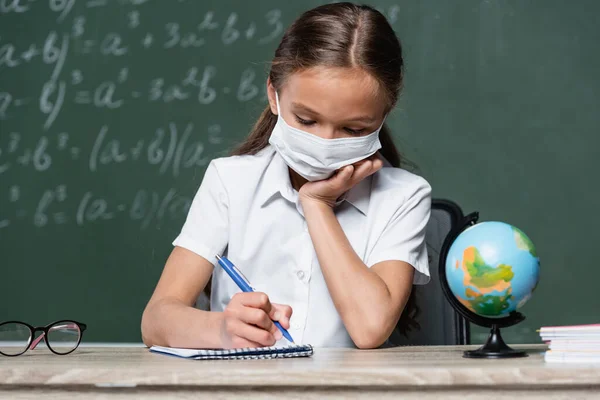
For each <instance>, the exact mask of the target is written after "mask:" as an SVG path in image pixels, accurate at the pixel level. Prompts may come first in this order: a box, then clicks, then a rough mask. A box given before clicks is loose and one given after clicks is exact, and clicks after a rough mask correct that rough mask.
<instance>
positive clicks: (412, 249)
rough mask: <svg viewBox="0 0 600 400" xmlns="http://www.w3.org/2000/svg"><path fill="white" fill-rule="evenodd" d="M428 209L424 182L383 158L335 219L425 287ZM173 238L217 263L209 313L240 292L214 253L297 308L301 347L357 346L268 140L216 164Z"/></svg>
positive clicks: (354, 239)
mask: <svg viewBox="0 0 600 400" xmlns="http://www.w3.org/2000/svg"><path fill="white" fill-rule="evenodd" d="M430 211H431V187H430V186H429V184H428V183H427V181H425V180H424V179H423V178H421V177H419V176H417V175H414V174H412V173H410V172H407V171H405V170H402V169H399V168H393V167H391V166H390V165H389V164H386V166H384V168H382V169H381V170H379V171H378V172H376V173H375V174H374V175H372V176H371V177H369V178H367V179H365V180H363V181H362V182H360V183H359V184H358V185H356V186H355V187H353V188H352V189H351V190H350V191H348V193H347V195H346V196H345V198H344V200H343V201H341V202H340V203H339V204H338V205H337V206H336V208H335V215H336V217H337V219H338V221H339V223H340V225H341V227H342V228H343V230H344V232H345V234H346V236H347V237H348V240H349V241H350V243H351V244H352V247H353V249H354V251H355V252H356V254H357V255H358V256H359V257H360V258H361V259H362V261H363V262H364V263H365V264H366V265H367V266H368V267H371V266H373V265H375V264H377V263H379V262H382V261H386V260H400V261H405V262H407V263H409V264H410V265H412V266H413V267H414V268H415V276H414V282H413V283H414V284H425V283H427V282H428V281H429V264H428V261H427V249H426V246H425V227H426V225H427V222H428V220H429V215H430ZM173 244H174V245H175V246H180V247H184V248H186V249H188V250H191V251H193V252H194V253H196V254H198V255H200V256H202V257H204V258H205V259H207V260H208V261H209V262H211V263H213V264H214V265H215V266H216V267H215V269H214V271H213V281H212V294H211V301H210V304H211V310H212V311H223V310H224V309H225V307H226V306H227V304H228V303H229V300H230V299H231V297H232V296H233V295H234V294H235V293H237V292H239V291H240V290H239V288H238V287H237V286H236V285H235V283H234V282H233V281H232V280H231V278H230V277H229V276H228V275H227V274H226V273H225V271H223V269H222V268H221V267H219V266H218V264H217V262H216V259H215V255H216V254H219V255H221V254H225V255H226V256H227V257H228V258H229V259H230V260H231V261H232V262H233V263H234V264H235V265H236V266H237V268H238V269H239V270H240V271H242V273H243V274H244V275H245V276H246V277H247V278H248V280H249V281H250V283H251V284H252V286H253V287H254V288H255V289H256V290H257V291H262V292H265V293H266V294H267V295H268V296H269V298H270V300H271V302H273V303H280V304H288V305H290V306H291V307H292V309H293V314H292V318H291V321H290V323H291V328H290V329H289V332H290V334H291V335H292V337H293V338H294V340H295V342H296V343H307V344H312V345H313V346H317V347H319V346H320V347H354V343H353V342H352V339H351V338H350V336H349V335H348V332H347V331H346V328H345V327H344V324H343V322H342V319H341V318H340V315H339V314H338V312H337V310H336V308H335V306H334V304H333V301H332V299H331V296H330V294H329V291H328V290H327V284H326V282H325V279H324V278H323V274H322V273H321V268H320V265H319V261H318V259H317V256H316V253H315V249H314V247H313V243H312V241H311V237H310V235H309V233H308V228H307V225H306V221H305V219H304V216H303V213H302V206H301V204H300V202H299V199H298V192H297V191H296V190H294V189H293V188H292V185H291V182H290V178H289V172H288V167H287V165H286V164H285V163H284V161H283V160H282V158H281V157H280V156H279V155H278V154H277V153H276V152H275V150H274V149H273V148H272V147H271V146H268V147H267V148H265V149H263V150H262V151H260V152H259V153H258V154H256V155H254V156H249V155H246V156H234V157H226V158H219V159H215V160H213V161H212V162H211V163H210V165H209V166H208V168H207V170H206V174H205V175H204V179H203V181H202V184H201V185H200V188H199V190H198V192H197V194H196V196H195V197H194V200H193V203H192V206H191V208H190V211H189V214H188V216H187V219H186V222H185V224H184V225H183V228H182V230H181V233H180V234H179V236H178V237H177V238H176V239H175V241H174V242H173Z"/></svg>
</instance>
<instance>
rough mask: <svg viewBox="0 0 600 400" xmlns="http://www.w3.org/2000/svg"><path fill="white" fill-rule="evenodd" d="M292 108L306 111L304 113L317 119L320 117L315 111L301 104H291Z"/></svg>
mask: <svg viewBox="0 0 600 400" xmlns="http://www.w3.org/2000/svg"><path fill="white" fill-rule="evenodd" d="M292 106H293V107H294V108H299V109H301V110H302V111H306V112H307V113H309V114H313V115H315V116H317V117H320V116H321V114H319V113H318V112H316V111H315V110H313V109H312V108H310V107H308V106H305V105H304V104H301V103H296V102H292Z"/></svg>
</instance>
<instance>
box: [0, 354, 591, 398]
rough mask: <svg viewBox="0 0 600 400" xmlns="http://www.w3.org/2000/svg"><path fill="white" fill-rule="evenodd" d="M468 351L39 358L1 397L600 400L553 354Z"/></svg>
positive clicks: (14, 361) (580, 373)
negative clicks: (547, 359) (484, 356)
mask: <svg viewBox="0 0 600 400" xmlns="http://www.w3.org/2000/svg"><path fill="white" fill-rule="evenodd" d="M467 347H468V348H475V347H476V346H467ZM467 347H454V346H450V347H437V346H436V347H401V348H394V349H386V350H370V351H366V350H350V349H315V354H314V356H313V357H312V358H302V359H280V360H244V361H193V360H185V359H179V358H175V357H170V356H164V355H160V354H154V353H150V352H149V351H148V350H147V349H145V348H139V347H138V348H93V347H83V348H79V349H78V350H77V351H76V352H75V353H73V354H71V355H68V356H56V355H53V354H51V353H49V352H48V350H46V349H39V350H34V351H30V352H28V353H25V355H22V356H19V357H16V358H8V357H1V358H0V397H1V398H4V397H6V398H10V399H16V400H19V399H25V398H34V396H36V397H35V398H37V396H42V395H45V396H42V397H45V398H48V397H49V398H56V399H69V400H78V399H82V398H105V397H106V396H107V395H108V394H111V395H112V396H111V397H110V398H111V399H113V398H116V399H130V398H144V399H167V398H168V399H191V398H194V399H197V398H210V399H220V398H239V399H242V398H243V399H248V398H251V397H258V398H262V399H280V398H282V397H285V398H290V397H291V398H298V399H300V398H302V399H322V398H369V399H371V400H378V399H387V398H389V399H392V398H393V399H397V398H399V397H398V394H400V393H402V398H404V399H406V398H415V399H416V398H419V399H420V400H428V399H436V400H437V399H459V398H460V399H469V398H475V397H479V396H481V395H484V396H486V398H488V399H515V398H518V396H528V397H529V398H539V399H542V398H544V399H547V398H552V399H563V398H564V399H574V398H600V366H594V365H554V364H545V363H544V361H543V359H542V355H541V354H542V352H543V351H544V350H545V347H544V346H525V347H524V346H515V347H520V348H526V349H528V351H529V353H530V356H529V357H527V358H522V359H511V360H472V359H465V358H462V353H461V351H462V350H464V349H465V348H467Z"/></svg>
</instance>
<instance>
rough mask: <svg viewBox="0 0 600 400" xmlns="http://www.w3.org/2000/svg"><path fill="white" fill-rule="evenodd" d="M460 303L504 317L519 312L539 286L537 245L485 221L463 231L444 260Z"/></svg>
mask: <svg viewBox="0 0 600 400" xmlns="http://www.w3.org/2000/svg"><path fill="white" fill-rule="evenodd" d="M444 264H445V267H444V268H445V270H446V279H447V283H448V285H449V287H450V290H451V292H452V294H453V296H454V298H455V299H456V300H458V302H460V304H462V305H463V306H464V307H465V308H466V309H468V310H469V311H470V312H471V313H474V314H477V315H479V316H481V317H485V318H490V317H494V318H502V317H506V316H508V315H509V314H510V313H512V312H514V311H516V310H518V309H520V308H521V307H522V306H523V305H524V304H525V303H526V302H527V301H528V300H529V299H530V298H531V296H532V294H533V291H534V290H535V289H536V287H537V285H538V283H539V264H540V261H539V257H538V254H537V252H536V249H535V246H534V244H533V243H532V241H531V240H530V239H529V237H528V236H527V235H525V233H524V232H523V231H521V230H520V229H519V228H516V227H514V226H512V225H509V224H506V223H503V222H497V221H492V222H483V223H480V224H476V225H474V226H472V227H470V228H468V229H466V230H465V231H464V232H461V233H460V234H459V235H458V236H457V237H456V238H455V240H454V243H453V244H452V246H451V247H450V250H449V251H448V255H447V258H446V260H445V261H444Z"/></svg>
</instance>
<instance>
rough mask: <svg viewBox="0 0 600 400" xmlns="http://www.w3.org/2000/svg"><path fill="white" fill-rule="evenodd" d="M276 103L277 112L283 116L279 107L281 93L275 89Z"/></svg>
mask: <svg viewBox="0 0 600 400" xmlns="http://www.w3.org/2000/svg"><path fill="white" fill-rule="evenodd" d="M275 103H276V104H277V114H278V116H279V117H281V108H280V107H279V95H278V94H277V91H275Z"/></svg>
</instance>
